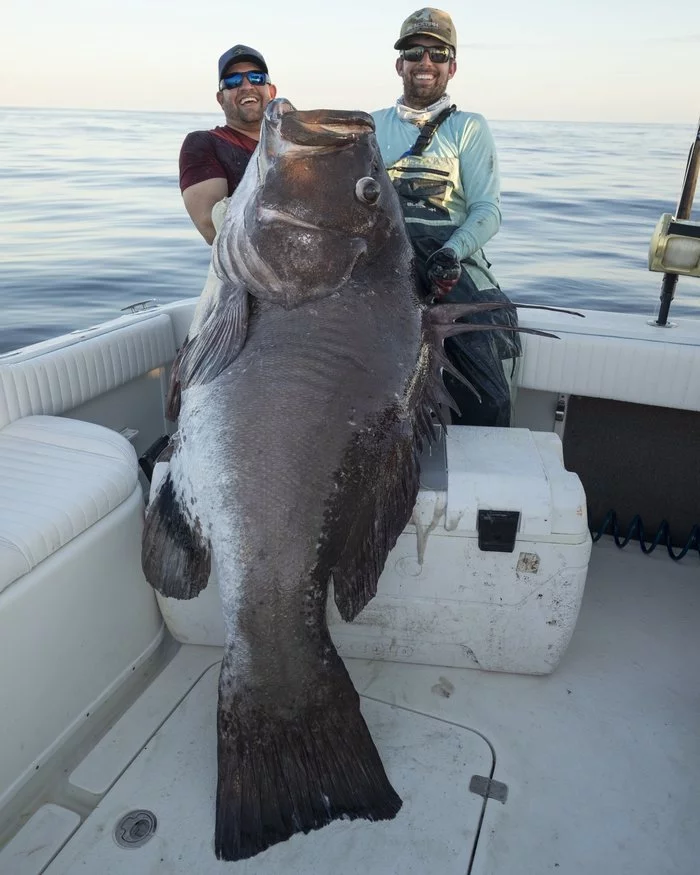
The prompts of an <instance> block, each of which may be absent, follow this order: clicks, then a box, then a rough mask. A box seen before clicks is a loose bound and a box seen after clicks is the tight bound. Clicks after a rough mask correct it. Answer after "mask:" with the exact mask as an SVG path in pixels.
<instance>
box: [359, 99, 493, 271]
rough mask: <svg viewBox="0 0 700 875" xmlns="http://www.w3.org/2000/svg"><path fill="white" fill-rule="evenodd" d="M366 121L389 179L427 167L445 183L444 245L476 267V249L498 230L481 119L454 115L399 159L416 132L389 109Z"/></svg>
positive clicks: (489, 139) (487, 136)
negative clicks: (416, 151) (421, 148)
mask: <svg viewBox="0 0 700 875" xmlns="http://www.w3.org/2000/svg"><path fill="white" fill-rule="evenodd" d="M372 116H373V118H374V122H375V125H376V137H377V142H378V144H379V150H380V152H381V155H382V158H383V160H384V164H385V165H386V167H387V170H388V172H389V175H390V176H391V177H392V178H395V177H396V176H397V175H401V170H402V169H403V170H405V169H406V168H409V172H410V169H411V168H415V169H416V170H417V169H418V168H420V167H421V166H423V167H426V166H428V167H430V168H432V169H433V170H434V171H435V172H437V173H440V174H441V175H442V177H443V178H444V179H445V180H446V181H447V188H446V192H445V196H444V201H443V203H444V206H445V207H446V208H447V210H448V211H449V224H450V225H451V226H453V227H454V229H455V230H454V232H453V233H452V235H451V237H450V238H449V240H448V241H447V243H446V244H445V245H447V246H450V247H451V248H452V249H454V250H455V252H456V253H457V255H458V256H459V258H460V260H463V259H466V258H472V257H473V258H474V259H475V260H476V261H477V262H478V263H479V266H480V267H481V265H482V262H483V258H482V256H481V253H480V250H481V249H482V247H483V246H484V245H485V244H486V243H487V242H488V241H489V240H490V239H491V238H492V237H493V236H494V234H495V233H496V232H497V231H498V229H499V228H500V226H501V210H500V174H499V169H498V157H497V154H496V145H495V143H494V140H493V136H492V134H491V131H490V129H489V126H488V123H487V121H486V119H485V118H484V117H483V116H482V115H479V114H478V113H473V112H454V113H452V115H451V116H449V117H448V118H447V119H446V120H445V121H443V122H442V124H441V125H440V126H439V127H438V129H437V130H436V131H435V134H434V136H433V139H432V140H431V142H430V145H429V146H428V148H427V149H426V150H425V152H424V153H423V154H422V155H421V156H410V157H403V158H402V156H404V154H405V152H407V151H408V150H409V149H410V148H411V146H413V144H414V143H415V142H416V139H417V137H418V134H419V133H420V128H419V127H418V126H417V125H415V124H414V123H413V122H411V121H405V120H403V119H402V118H400V117H399V115H398V113H397V111H396V108H395V107H389V108H388V109H381V110H377V111H376V112H373V113H372ZM397 164H398V166H396V165H397ZM408 221H411V220H410V219H408V218H407V222H408ZM444 224H447V223H446V222H445V223H444ZM485 268H486V264H485V262H483V269H485Z"/></svg>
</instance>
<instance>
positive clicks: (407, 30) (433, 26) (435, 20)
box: [394, 7, 457, 50]
mask: <svg viewBox="0 0 700 875" xmlns="http://www.w3.org/2000/svg"><path fill="white" fill-rule="evenodd" d="M418 35H420V36H434V37H435V39H439V40H440V42H443V43H447V45H448V46H452V48H453V49H455V50H456V49H457V31H456V30H455V26H454V24H452V19H451V18H450V16H449V15H448V14H447V13H446V12H443V11H442V10H441V9H431V8H430V7H428V8H426V9H419V10H418V11H417V12H413V13H412V14H411V15H409V16H408V18H407V19H406V21H404V23H403V24H402V25H401V34H400V35H399V38H398V39H397V40H396V42H395V43H394V48H395V49H403V48H405V47H406V46H405V43H406V40H407V39H408V38H409V37H412V36H418Z"/></svg>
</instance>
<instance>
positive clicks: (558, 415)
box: [554, 395, 569, 439]
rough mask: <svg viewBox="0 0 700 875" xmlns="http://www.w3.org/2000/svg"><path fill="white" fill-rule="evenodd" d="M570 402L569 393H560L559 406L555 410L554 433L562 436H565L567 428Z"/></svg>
mask: <svg viewBox="0 0 700 875" xmlns="http://www.w3.org/2000/svg"><path fill="white" fill-rule="evenodd" d="M568 402H569V396H568V395H560V396H559V397H558V398H557V406H556V408H555V410H554V433H555V434H558V435H559V437H560V438H562V439H563V438H564V429H565V428H566V414H567V407H568Z"/></svg>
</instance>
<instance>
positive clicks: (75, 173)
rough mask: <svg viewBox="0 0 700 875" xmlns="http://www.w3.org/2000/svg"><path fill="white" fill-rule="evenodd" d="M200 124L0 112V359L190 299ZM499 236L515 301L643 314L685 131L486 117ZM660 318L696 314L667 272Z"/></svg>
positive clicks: (654, 298)
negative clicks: (149, 305)
mask: <svg viewBox="0 0 700 875" xmlns="http://www.w3.org/2000/svg"><path fill="white" fill-rule="evenodd" d="M219 121H220V119H219V117H218V116H216V115H210V114H176V113H142V112H128V113H127V112H94V111H71V110H35V109H0V314H1V315H0V326H1V330H0V352H6V351H7V350H10V349H14V348H16V347H18V346H21V345H24V344H27V343H33V342H35V341H38V340H42V339H45V338H47V337H51V336H53V335H55V334H58V333H61V332H65V331H71V330H73V329H76V328H84V327H87V326H89V325H93V324H95V323H97V322H100V321H103V320H105V319H110V318H113V317H115V316H118V315H119V311H120V309H121V308H122V307H126V306H128V305H129V304H132V303H135V302H137V301H141V300H144V299H148V298H155V299H156V300H158V301H159V302H163V303H164V302H167V301H174V300H177V299H180V298H184V297H188V296H191V295H197V294H199V292H200V291H201V287H202V284H203V281H204V277H205V275H206V271H207V266H208V263H209V252H210V250H209V247H208V246H207V245H206V244H205V243H204V241H203V240H202V239H201V238H200V236H199V234H197V232H196V231H195V230H194V228H193V226H192V224H191V223H190V220H189V218H188V217H187V215H186V213H185V209H184V207H183V205H182V200H181V197H180V192H179V188H178V153H179V149H180V144H181V142H182V139H183V137H184V135H185V134H186V133H187V132H188V131H190V130H195V129H201V128H207V127H211V126H212V125H214V124H218V123H219ZM491 124H492V129H493V132H494V135H495V137H496V142H497V145H498V149H499V156H500V161H501V171H502V188H503V216H504V219H503V226H502V228H501V231H500V232H499V234H498V235H497V236H496V238H495V239H494V240H493V241H492V242H491V244H490V245H489V246H488V247H487V255H488V257H489V259H490V260H491V261H492V262H493V264H494V270H495V272H496V274H497V276H498V277H499V279H500V281H501V285H502V286H503V288H504V290H506V291H507V292H508V293H509V294H510V296H511V298H512V299H513V300H515V301H522V302H524V303H525V302H529V303H537V302H540V303H553V304H561V305H567V306H570V305H573V306H579V307H592V308H596V309H604V310H618V311H634V312H638V313H639V312H641V313H647V314H649V315H650V316H651V315H654V314H655V313H656V311H657V308H658V297H659V287H660V280H661V277H660V275H659V274H651V273H649V272H648V271H647V264H646V262H647V250H648V245H649V239H650V236H651V233H652V230H653V228H654V226H655V224H656V222H657V220H658V218H659V216H660V214H661V213H663V212H674V210H675V207H676V203H677V200H678V196H679V194H680V187H681V183H682V180H683V174H684V172H685V164H686V158H687V153H688V148H689V147H690V143H691V141H692V138H693V135H694V127H693V125H692V124H689V125H688V126H683V125H676V126H661V125H614V124H577V123H561V122H556V123H554V122H492V123H491ZM671 313H672V315H675V316H680V315H696V316H700V282H698V281H697V280H692V279H683V278H681V280H680V282H679V284H678V288H677V291H676V301H675V302H674V304H673V307H672V310H671Z"/></svg>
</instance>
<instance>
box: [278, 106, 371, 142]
mask: <svg viewBox="0 0 700 875" xmlns="http://www.w3.org/2000/svg"><path fill="white" fill-rule="evenodd" d="M289 106H290V107H291V104H289ZM373 132H374V119H373V118H372V116H371V115H369V114H368V113H366V112H359V111H354V112H353V111H343V110H326V109H315V110H292V109H287V110H286V111H283V115H282V118H281V122H280V136H281V137H282V139H284V140H286V141H287V142H289V143H294V144H295V145H297V146H316V147H324V146H336V147H337V146H342V145H343V144H346V143H348V144H349V143H353V142H355V141H356V140H358V139H359V138H360V137H361V136H363V135H366V134H371V133H373Z"/></svg>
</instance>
